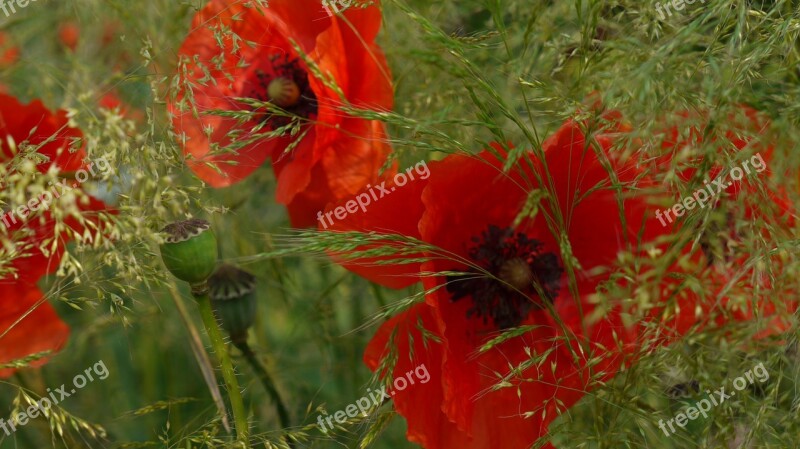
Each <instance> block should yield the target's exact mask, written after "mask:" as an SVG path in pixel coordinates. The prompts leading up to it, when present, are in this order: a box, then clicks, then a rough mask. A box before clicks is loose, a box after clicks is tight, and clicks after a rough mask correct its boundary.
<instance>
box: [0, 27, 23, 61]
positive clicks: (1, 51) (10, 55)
mask: <svg viewBox="0 0 800 449" xmlns="http://www.w3.org/2000/svg"><path fill="white" fill-rule="evenodd" d="M17 59H19V47H17V46H16V45H14V44H13V43H12V42H11V38H10V37H9V35H8V33H6V32H5V31H0V68H3V67H8V66H10V65H13V64H14V63H15V62H17Z"/></svg>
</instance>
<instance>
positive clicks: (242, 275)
mask: <svg viewBox="0 0 800 449" xmlns="http://www.w3.org/2000/svg"><path fill="white" fill-rule="evenodd" d="M208 287H209V296H210V297H211V306H212V307H213V308H214V314H215V315H216V316H217V319H218V320H219V321H220V323H222V327H223V328H224V329H225V330H226V331H227V332H228V334H229V335H230V336H231V341H232V342H233V344H234V345H236V346H239V345H240V344H243V343H246V342H247V331H248V330H249V329H250V327H251V326H252V325H253V321H254V319H255V316H256V294H255V288H256V278H255V276H253V275H252V274H250V273H248V272H247V271H244V270H242V269H239V268H236V267H234V266H233V265H228V264H223V265H221V266H220V267H219V268H218V269H217V271H216V272H214V274H213V275H211V277H210V278H209V279H208Z"/></svg>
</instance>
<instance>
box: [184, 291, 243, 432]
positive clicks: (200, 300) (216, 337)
mask: <svg viewBox="0 0 800 449" xmlns="http://www.w3.org/2000/svg"><path fill="white" fill-rule="evenodd" d="M192 294H193V295H194V297H195V299H196V300H197V305H198V307H199V308H200V315H201V316H202V317H203V324H204V325H205V327H206V332H207V333H208V339H209V340H210V341H211V348H212V349H213V350H214V352H215V353H216V354H217V357H218V360H219V362H220V365H221V368H222V377H223V378H224V379H225V386H226V387H227V389H228V397H229V398H230V401H231V409H232V410H233V420H234V422H235V423H236V435H237V436H238V439H239V441H241V442H244V443H245V444H247V439H248V438H247V435H248V430H249V428H248V424H247V414H246V412H245V408H244V401H243V400H242V391H241V390H240V389H239V382H238V381H237V380H236V372H235V371H234V369H233V363H232V362H231V356H230V354H229V353H228V349H227V348H226V347H225V341H224V340H223V338H222V332H220V330H219V324H218V323H217V320H216V318H214V311H213V310H212V308H211V299H210V298H209V296H208V288H205V286H203V287H201V288H196V286H192Z"/></svg>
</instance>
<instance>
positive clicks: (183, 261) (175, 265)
mask: <svg viewBox="0 0 800 449" xmlns="http://www.w3.org/2000/svg"><path fill="white" fill-rule="evenodd" d="M162 232H164V233H165V234H167V236H166V239H165V240H164V243H162V244H161V259H162V260H163V261H164V265H166V267H167V269H168V270H169V271H170V273H172V274H173V275H174V276H175V277H176V278H178V279H180V280H182V281H184V282H188V283H189V284H192V285H193V286H195V285H198V284H203V283H204V282H205V281H206V280H207V279H208V277H209V276H211V273H213V272H214V268H216V266H217V238H216V237H215V236H214V231H212V230H211V224H209V222H207V221H205V220H200V219H197V218H193V219H191V220H185V221H178V222H175V223H172V224H169V225H167V226H166V227H164V229H163V230H162Z"/></svg>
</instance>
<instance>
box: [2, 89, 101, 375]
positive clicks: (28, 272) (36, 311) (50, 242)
mask: <svg viewBox="0 0 800 449" xmlns="http://www.w3.org/2000/svg"><path fill="white" fill-rule="evenodd" d="M82 137H83V135H82V134H81V132H80V131H79V130H77V129H74V128H70V127H69V126H68V122H67V118H66V112H65V111H57V112H56V113H51V112H50V111H48V110H47V109H45V107H44V105H43V104H42V103H41V101H38V100H36V101H33V102H31V103H30V104H27V105H24V104H21V103H20V102H19V101H18V100H17V99H15V98H13V97H9V96H7V95H0V150H2V151H0V163H4V164H7V163H8V162H9V161H10V160H11V159H12V158H13V157H14V156H15V155H16V154H17V153H18V152H19V151H20V150H21V147H22V145H23V144H24V145H31V146H39V145H41V147H40V148H39V149H38V154H40V155H41V156H43V157H45V158H46V160H45V161H44V162H41V163H39V164H38V165H37V169H38V170H39V171H40V172H42V173H45V172H47V171H48V170H50V169H52V168H53V167H57V168H58V169H59V170H60V171H62V172H75V171H78V170H80V169H81V168H82V163H81V159H82V158H83V157H84V156H85V153H84V152H83V151H82V150H80V149H78V150H76V151H74V152H71V151H70V146H71V143H72V141H73V140H74V139H80V138H82ZM9 168H10V169H11V171H12V172H13V168H12V167H9ZM59 183H60V184H62V185H61V186H58V188H57V189H56V191H55V193H54V194H51V200H52V199H53V198H52V197H55V198H58V197H60V196H61V195H62V194H64V193H66V191H67V190H72V188H74V185H73V187H72V188H71V187H70V186H69V185H66V184H64V183H63V181H60V182H59ZM67 184H69V183H67ZM45 198H46V197H45V196H41V197H39V199H38V201H36V204H35V208H36V209H38V210H40V211H41V212H39V213H36V212H30V210H27V209H26V210H25V211H23V213H22V214H21V215H20V212H19V211H18V208H15V207H12V208H11V209H10V210H11V211H15V210H16V211H17V212H16V215H12V214H13V212H9V213H6V212H7V211H6V210H3V213H4V214H5V215H3V217H0V218H2V226H3V228H5V234H6V238H7V239H8V243H9V244H10V245H5V246H4V247H5V248H9V247H10V248H13V249H12V250H10V252H6V251H9V250H4V254H3V255H4V257H3V259H4V260H5V261H9V262H10V265H9V266H6V267H4V268H6V270H4V271H7V272H9V274H8V275H6V276H5V277H4V278H3V279H0V306H1V307H0V363H7V362H9V361H11V360H15V359H19V358H22V357H25V356H27V355H30V354H35V353H39V352H43V351H48V350H49V351H58V350H60V349H61V348H62V347H63V345H64V344H65V342H66V340H67V337H68V336H69V328H68V327H67V325H66V324H65V323H64V322H62V321H61V320H60V319H59V318H58V316H57V315H56V313H55V310H54V309H53V308H52V306H50V304H49V303H48V302H47V301H46V300H45V299H44V295H43V294H42V292H41V291H40V290H39V289H38V287H37V286H36V283H37V281H38V280H39V278H40V277H42V276H43V275H45V274H48V273H52V272H54V271H55V270H56V269H57V268H58V265H59V263H60V260H61V256H62V254H63V252H64V245H65V241H66V239H67V238H68V235H67V234H66V232H65V231H60V232H61V233H60V234H57V233H56V230H55V225H56V223H55V220H54V219H53V217H52V215H51V213H50V212H49V207H51V205H52V202H49V203H48V205H47V209H44V210H41V207H42V204H44V203H46V202H47V200H46V199H45ZM31 200H34V198H31ZM27 204H28V205H30V204H32V203H30V202H28V203H27ZM21 206H22V205H20V207H21ZM77 206H78V208H79V209H80V210H82V211H83V212H84V214H83V215H84V218H86V219H92V214H94V213H95V212H96V211H100V210H104V209H105V208H106V206H105V204H103V203H102V202H101V201H98V200H96V199H94V198H91V197H85V198H84V199H82V200H80V201H79V202H78V203H77ZM36 209H34V210H36ZM29 213H30V214H29ZM65 224H66V226H67V227H68V228H71V229H72V230H74V231H77V232H82V230H83V227H82V225H81V223H80V221H79V220H77V219H76V218H74V217H70V218H68V219H67V220H65ZM42 247H44V252H43V249H42ZM45 361H46V360H45V359H42V360H39V361H37V363H35V364H34V365H37V364H38V365H40V364H42V363H44V362H45ZM13 371H14V370H12V369H3V370H0V377H7V376H9V375H11V374H12V373H13Z"/></svg>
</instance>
